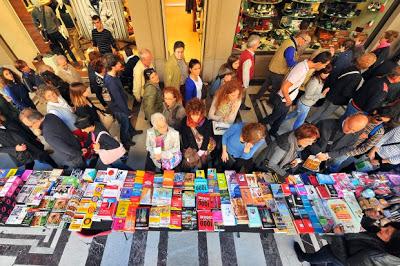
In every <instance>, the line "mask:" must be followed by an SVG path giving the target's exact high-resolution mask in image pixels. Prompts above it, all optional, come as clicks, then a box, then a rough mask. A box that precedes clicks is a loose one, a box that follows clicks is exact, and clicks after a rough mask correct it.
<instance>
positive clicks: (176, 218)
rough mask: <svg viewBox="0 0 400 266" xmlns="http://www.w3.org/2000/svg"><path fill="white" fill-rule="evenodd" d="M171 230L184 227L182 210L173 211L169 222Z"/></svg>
mask: <svg viewBox="0 0 400 266" xmlns="http://www.w3.org/2000/svg"><path fill="white" fill-rule="evenodd" d="M169 229H171V230H181V229H182V213H181V212H180V211H173V210H172V211H171V221H170V224H169Z"/></svg>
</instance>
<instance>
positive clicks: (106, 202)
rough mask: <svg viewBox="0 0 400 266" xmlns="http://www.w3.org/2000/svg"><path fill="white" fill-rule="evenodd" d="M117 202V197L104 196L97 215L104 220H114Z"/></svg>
mask: <svg viewBox="0 0 400 266" xmlns="http://www.w3.org/2000/svg"><path fill="white" fill-rule="evenodd" d="M117 202H118V201H117V199H116V198H104V199H103V202H102V203H101V205H100V209H99V211H98V213H97V216H98V217H99V218H100V219H102V220H112V217H114V213H115V211H116V209H117Z"/></svg>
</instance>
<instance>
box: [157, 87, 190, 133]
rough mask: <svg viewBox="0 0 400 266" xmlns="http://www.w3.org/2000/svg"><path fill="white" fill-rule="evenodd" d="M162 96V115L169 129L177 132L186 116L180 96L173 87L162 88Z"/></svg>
mask: <svg viewBox="0 0 400 266" xmlns="http://www.w3.org/2000/svg"><path fill="white" fill-rule="evenodd" d="M163 94H164V103H163V107H164V108H163V112H162V114H163V115H164V117H165V119H166V120H167V123H168V125H169V126H170V127H172V128H174V129H176V130H179V127H180V125H181V122H182V119H183V118H184V117H185V116H186V111H185V108H184V107H183V105H182V95H181V93H180V92H179V90H178V89H177V88H175V87H166V88H164V91H163Z"/></svg>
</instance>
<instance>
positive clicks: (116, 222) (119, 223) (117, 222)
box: [112, 217, 126, 232]
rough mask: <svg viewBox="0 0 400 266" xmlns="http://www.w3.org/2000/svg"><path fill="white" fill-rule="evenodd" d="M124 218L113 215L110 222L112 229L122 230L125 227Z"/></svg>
mask: <svg viewBox="0 0 400 266" xmlns="http://www.w3.org/2000/svg"><path fill="white" fill-rule="evenodd" d="M125 222H126V218H120V217H114V218H113V223H112V230H113V231H117V232H122V231H124V229H125Z"/></svg>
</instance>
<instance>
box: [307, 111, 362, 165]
mask: <svg viewBox="0 0 400 266" xmlns="http://www.w3.org/2000/svg"><path fill="white" fill-rule="evenodd" d="M367 124H368V117H367V116H366V115H364V114H355V115H352V116H349V117H347V118H346V119H345V120H344V121H343V122H342V121H340V120H339V119H326V120H323V121H321V122H319V123H318V124H317V127H318V129H319V133H320V138H319V139H318V141H317V142H316V143H314V144H313V145H311V146H310V147H309V148H307V151H308V152H307V153H308V154H316V156H317V158H318V159H319V160H320V161H326V160H329V159H330V158H336V157H338V156H341V155H344V154H345V153H346V152H349V151H351V150H352V149H353V145H354V144H355V143H356V141H357V139H358V138H359V136H360V134H361V133H362V130H363V129H364V128H365V127H366V126H367Z"/></svg>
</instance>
